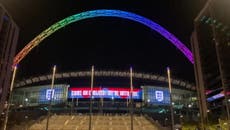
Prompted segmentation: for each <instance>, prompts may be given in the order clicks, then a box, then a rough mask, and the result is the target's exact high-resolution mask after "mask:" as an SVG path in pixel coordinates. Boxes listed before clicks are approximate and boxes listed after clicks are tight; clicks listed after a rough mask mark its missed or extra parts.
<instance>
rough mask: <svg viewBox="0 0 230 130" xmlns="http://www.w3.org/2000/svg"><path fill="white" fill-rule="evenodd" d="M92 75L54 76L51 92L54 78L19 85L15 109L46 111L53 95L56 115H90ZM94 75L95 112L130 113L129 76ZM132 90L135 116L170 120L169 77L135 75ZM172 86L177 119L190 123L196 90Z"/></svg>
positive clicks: (179, 83) (177, 84)
mask: <svg viewBox="0 0 230 130" xmlns="http://www.w3.org/2000/svg"><path fill="white" fill-rule="evenodd" d="M90 74H91V72H90V71H80V72H68V73H58V74H56V76H55V85H54V89H53V90H51V89H50V82H51V75H42V76H37V77H31V78H29V79H25V80H22V81H18V82H17V83H16V87H15V89H14V90H13V96H12V100H11V104H12V109H15V110H17V109H18V110H20V109H25V108H29V107H39V108H41V109H47V106H48V104H49V102H50V99H51V96H50V95H51V93H53V94H52V95H53V96H52V105H53V107H52V108H53V110H57V111H56V112H58V110H59V111H62V112H63V111H69V112H71V113H72V112H86V113H88V112H89V106H90V105H89V104H90ZM94 74H95V82H94V87H93V96H92V98H93V112H109V113H114V112H128V111H129V101H130V85H129V83H130V81H129V80H130V79H129V72H120V71H95V73H94ZM133 86H134V89H133V100H134V111H135V112H144V113H156V114H164V115H166V116H165V117H164V118H168V119H170V118H169V117H170V114H169V113H170V109H169V107H170V103H171V101H170V94H169V89H168V79H167V77H164V76H160V75H154V74H143V73H134V74H133ZM172 86H173V89H172V102H173V106H174V113H175V115H177V117H180V115H184V116H185V117H186V118H187V119H191V118H195V117H197V114H198V109H197V98H196V93H195V90H194V88H195V87H194V86H193V85H192V84H189V83H188V82H185V81H182V80H178V79H172ZM187 110H189V112H188V111H187ZM190 113H191V114H190ZM192 116H193V117H192ZM175 117H176V116H175ZM161 118H163V116H162V117H161ZM194 120H195V119H194ZM177 121H179V120H177Z"/></svg>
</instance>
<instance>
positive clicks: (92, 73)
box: [89, 66, 94, 130]
mask: <svg viewBox="0 0 230 130" xmlns="http://www.w3.org/2000/svg"><path fill="white" fill-rule="evenodd" d="M93 78H94V66H92V70H91V88H90V108H89V109H90V112H89V130H92V96H93Z"/></svg>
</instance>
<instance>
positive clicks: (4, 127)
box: [3, 65, 17, 130]
mask: <svg viewBox="0 0 230 130" xmlns="http://www.w3.org/2000/svg"><path fill="white" fill-rule="evenodd" d="M16 72H17V65H15V66H14V70H13V77H12V80H11V84H10V92H9V99H8V102H7V107H6V116H5V119H4V124H3V130H6V127H7V122H8V116H9V109H10V104H11V103H10V101H11V98H12V90H13V87H14V79H15V75H16Z"/></svg>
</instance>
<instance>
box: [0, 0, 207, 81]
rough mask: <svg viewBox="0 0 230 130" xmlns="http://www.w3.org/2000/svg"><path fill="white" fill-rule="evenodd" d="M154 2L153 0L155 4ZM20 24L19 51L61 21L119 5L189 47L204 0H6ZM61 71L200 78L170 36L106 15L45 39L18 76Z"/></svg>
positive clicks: (31, 54)
mask: <svg viewBox="0 0 230 130" xmlns="http://www.w3.org/2000/svg"><path fill="white" fill-rule="evenodd" d="M151 1H152V2H151ZM0 2H1V3H3V5H5V7H6V8H7V9H8V12H9V13H10V14H11V15H12V16H13V18H14V20H15V22H16V23H17V24H18V26H19V28H20V36H19V41H18V48H17V52H19V51H20V49H22V48H23V47H24V46H25V45H26V44H27V43H28V42H29V41H31V40H32V39H33V38H34V37H36V36H37V35H38V34H39V33H41V32H42V31H43V30H45V29H46V28H48V27H49V26H50V25H52V24H54V23H55V22H57V21H59V20H61V19H64V18H65V17H67V16H70V15H73V14H77V13H80V12H83V11H88V10H94V9H119V10H124V11H129V12H133V13H136V14H139V15H142V16H144V17H146V18H149V19H151V20H152V21H154V22H156V23H158V24H160V25H161V26H163V27H164V28H165V29H167V30H168V31H169V32H171V33H172V34H174V35H175V36H176V37H177V38H178V39H179V40H180V41H182V42H183V43H184V44H185V45H186V46H187V47H188V48H191V47H190V35H191V33H192V30H193V19H194V18H195V17H196V16H197V13H198V12H199V11H200V10H201V8H202V6H203V5H204V2H202V0H161V1H155V0H0ZM53 65H57V71H58V72H64V71H78V70H90V67H91V65H94V66H95V69H96V70H127V71H128V70H129V66H133V68H134V71H136V72H146V73H154V74H160V75H166V67H167V66H169V67H170V68H171V70H172V77H176V78H179V79H182V80H187V81H190V82H194V72H193V65H192V64H191V63H190V62H189V61H188V60H187V59H186V57H184V55H183V54H182V53H181V52H180V51H179V50H178V49H177V48H176V47H175V46H174V45H173V44H171V43H170V42H169V41H168V40H167V39H165V38H164V37H163V36H161V35H160V34H158V33H157V32H155V31H153V30H151V29H150V28H148V27H146V26H144V25H142V24H140V23H136V22H133V21H130V20H125V19H121V18H111V17H104V18H103V17H100V18H93V19H86V20H82V21H79V22H76V23H73V24H70V25H68V26H66V27H64V28H62V29H60V30H59V31H57V32H55V33H54V34H52V35H51V36H49V37H48V38H46V39H45V40H44V41H42V42H41V43H40V45H39V46H37V47H36V48H35V49H34V50H32V52H31V53H29V55H27V56H26V57H25V59H24V60H23V61H21V63H20V64H19V69H18V72H19V73H18V74H17V79H18V80H19V79H23V78H28V77H31V76H35V75H41V74H47V73H50V72H51V71H52V66H53Z"/></svg>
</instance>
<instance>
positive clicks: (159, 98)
mask: <svg viewBox="0 0 230 130" xmlns="http://www.w3.org/2000/svg"><path fill="white" fill-rule="evenodd" d="M155 96H156V100H157V101H158V102H162V101H163V100H164V92H163V91H155Z"/></svg>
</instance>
